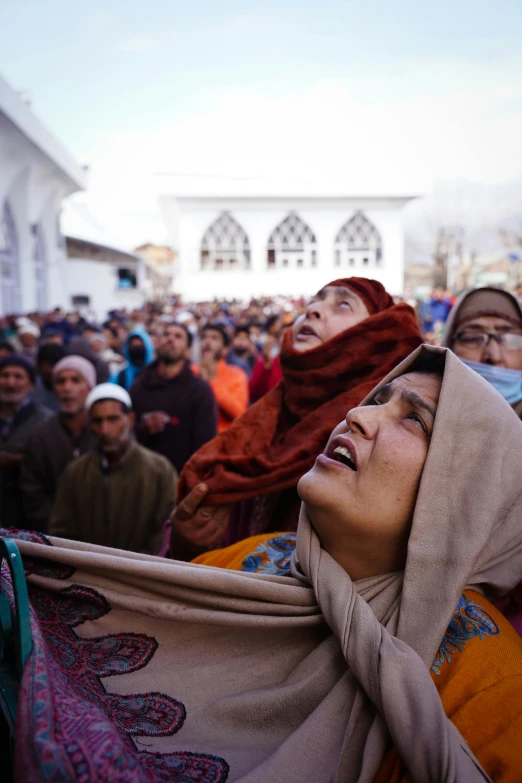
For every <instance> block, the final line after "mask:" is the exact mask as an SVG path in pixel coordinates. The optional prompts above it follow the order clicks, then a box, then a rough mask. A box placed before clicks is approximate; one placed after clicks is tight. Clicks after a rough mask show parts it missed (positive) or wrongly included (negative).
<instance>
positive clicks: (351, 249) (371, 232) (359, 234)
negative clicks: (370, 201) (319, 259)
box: [334, 212, 382, 267]
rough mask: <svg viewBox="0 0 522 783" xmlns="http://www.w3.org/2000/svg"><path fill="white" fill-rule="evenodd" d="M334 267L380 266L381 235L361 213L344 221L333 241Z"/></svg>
mask: <svg viewBox="0 0 522 783" xmlns="http://www.w3.org/2000/svg"><path fill="white" fill-rule="evenodd" d="M334 257H335V266H341V267H343V266H360V267H379V266H381V265H382V240H381V235H380V234H379V232H378V231H377V229H376V228H375V226H374V225H373V223H371V222H370V221H369V220H368V218H367V217H365V215H364V214H363V213H362V212H356V213H355V215H353V216H352V217H351V218H350V219H349V220H347V221H346V223H345V224H344V226H343V227H342V228H341V230H340V231H339V233H338V234H337V237H336V239H335V247H334Z"/></svg>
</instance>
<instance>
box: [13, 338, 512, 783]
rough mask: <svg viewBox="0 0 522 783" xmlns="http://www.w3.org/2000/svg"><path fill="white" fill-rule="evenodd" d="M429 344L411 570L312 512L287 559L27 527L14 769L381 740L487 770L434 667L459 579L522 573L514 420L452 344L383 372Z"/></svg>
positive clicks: (151, 774) (152, 767)
mask: <svg viewBox="0 0 522 783" xmlns="http://www.w3.org/2000/svg"><path fill="white" fill-rule="evenodd" d="M422 351H434V352H436V353H437V352H440V353H443V354H445V369H444V377H443V383H442V389H441V394H440V400H439V406H438V411H437V416H436V421H435V426H434V431H433V436H432V440H431V445H430V449H429V452H428V457H427V460H426V464H425V468H424V472H423V476H422V479H421V485H420V489H419V493H418V499H417V502H416V507H415V512H414V519H413V523H412V529H411V534H410V539H409V545H408V556H407V562H406V566H405V571H404V572H403V573H394V574H385V575H382V576H379V577H373V578H369V579H364V580H361V581H359V582H356V583H354V582H352V581H351V579H350V578H349V576H348V575H347V574H346V573H345V572H344V571H343V570H342V569H341V568H340V566H339V565H338V564H337V563H336V562H335V561H334V560H333V559H332V558H331V557H330V556H329V555H328V554H327V553H326V552H325V551H324V550H323V549H322V548H321V545H320V542H319V540H318V538H317V536H316V534H315V532H314V531H313V529H312V527H311V525H310V523H309V521H308V519H307V516H306V513H305V512H303V513H302V516H301V520H300V526H299V531H298V540H297V550H296V557H295V561H294V565H293V573H294V577H293V578H289V577H279V576H269V575H265V574H248V573H240V572H234V571H226V570H224V569H216V568H211V567H208V566H198V565H194V564H186V563H179V562H176V561H166V560H163V559H161V558H156V557H151V556H146V555H139V554H133V553H129V552H122V551H119V550H111V549H105V548H103V547H96V546H90V545H87V544H82V543H75V542H70V541H65V540H62V539H51V540H50V542H49V543H50V544H51V545H52V546H49V545H48V543H35V542H34V541H31V540H29V541H19V546H20V550H21V553H22V556H23V559H24V564H25V567H26V569H27V572H28V573H29V574H30V575H29V577H28V580H29V583H30V597H31V603H32V607H33V637H34V641H35V647H34V650H33V652H32V654H31V656H30V658H29V661H28V663H27V665H26V668H25V671H24V674H23V681H22V686H21V692H20V704H19V714H18V721H17V731H16V748H15V750H16V760H15V761H16V764H15V777H16V781H18V782H19V783H22V781H24V782H25V781H27V780H31V781H32V783H38V782H39V781H51V780H52V781H58V780H63V781H66V780H67V781H69V780H82V781H85V783H94V781H100V783H101V781H108V780H110V781H111V783H138V781H139V782H141V781H153V780H156V781H157V780H163V781H188V780H190V781H194V782H195V783H225V781H227V783H233V782H234V783H235V782H241V783H266V782H267V781H282V780H284V781H285V783H323V782H324V783H326V781H328V782H332V783H355V782H356V781H357V783H370V781H372V780H373V778H374V776H375V774H376V772H377V770H378V768H379V765H380V763H381V760H382V758H383V754H384V753H385V751H386V749H387V748H388V747H389V743H390V741H393V743H394V744H395V746H396V748H397V750H398V752H399V753H400V755H401V757H402V758H403V760H404V762H405V764H406V766H407V768H408V771H409V773H410V775H411V777H412V779H413V780H418V781H421V780H422V781H423V782H426V783H440V781H445V783H460V781H464V780H465V781H466V783H473V782H474V781H478V780H485V779H488V778H487V776H486V775H485V774H484V773H483V772H482V771H481V770H480V768H479V766H478V764H477V762H476V761H475V759H474V757H473V756H472V754H471V752H470V751H469V749H468V747H467V745H466V743H465V741H464V739H463V738H462V736H461V735H460V734H459V732H458V731H457V730H456V728H455V726H454V725H453V724H452V722H451V721H450V720H449V719H448V718H447V717H446V716H445V714H444V710H443V708H442V705H441V702H440V699H439V696H438V694H437V691H436V689H435V686H434V684H433V682H432V679H431V677H430V674H429V667H430V665H431V663H432V661H433V660H434V657H435V656H436V654H437V652H438V649H439V646H440V644H441V639H442V638H443V635H444V632H445V629H446V628H447V626H448V624H449V622H450V620H451V618H452V616H453V612H454V610H455V607H456V606H457V604H458V601H459V598H460V596H461V594H462V591H463V589H464V588H465V587H466V586H469V587H472V588H473V587H474V588H478V589H480V590H482V591H484V592H485V593H486V594H487V595H494V594H501V593H505V592H506V591H507V590H509V589H510V588H511V587H512V586H513V585H514V584H515V583H516V582H517V581H520V577H521V575H522V528H521V526H520V518H521V516H522V488H521V485H520V475H521V474H522V450H521V449H520V441H521V438H522V423H521V422H520V421H519V420H518V418H517V417H516V415H515V414H514V413H513V411H512V410H511V409H510V407H509V406H508V405H507V403H505V402H504V400H503V399H502V398H501V397H500V395H498V394H497V392H496V391H495V390H494V389H493V388H492V387H491V386H490V385H489V384H487V383H486V382H485V381H483V380H482V378H480V377H479V376H478V375H477V374H476V373H473V372H472V371H471V370H469V369H468V368H467V367H465V366H464V365H463V364H462V363H461V362H460V361H459V360H458V359H457V358H456V357H455V356H454V355H453V354H452V353H451V352H449V351H447V352H445V351H444V349H437V348H422V349H419V350H418V351H416V352H415V353H414V354H413V355H412V357H410V358H409V359H407V360H406V361H405V362H403V363H402V365H401V366H400V367H399V368H398V369H396V370H395V371H394V372H393V373H392V374H391V375H390V376H388V378H387V379H386V380H387V381H388V380H391V379H392V378H394V377H397V376H398V375H399V374H402V373H404V372H406V371H408V370H409V369H411V368H412V367H413V365H414V362H415V360H416V359H417V358H418V356H419V354H420V353H421V352H422ZM26 535H27V534H26ZM31 535H32V536H35V535H36V534H30V535H29V537H31ZM42 540H43V539H42ZM3 582H4V585H5V584H6V580H5V578H4V579H3Z"/></svg>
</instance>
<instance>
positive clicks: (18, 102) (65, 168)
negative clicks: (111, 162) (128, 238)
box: [0, 77, 145, 319]
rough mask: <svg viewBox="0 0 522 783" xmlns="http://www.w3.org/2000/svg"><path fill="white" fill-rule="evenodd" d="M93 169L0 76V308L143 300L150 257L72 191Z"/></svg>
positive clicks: (106, 305) (12, 310) (101, 307)
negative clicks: (124, 241)
mask: <svg viewBox="0 0 522 783" xmlns="http://www.w3.org/2000/svg"><path fill="white" fill-rule="evenodd" d="M86 185H87V173H86V171H85V170H84V169H83V168H82V167H81V166H80V165H79V164H78V163H77V161H76V160H75V159H74V158H73V157H72V156H71V155H70V153H69V152H68V151H67V150H66V149H65V148H64V147H63V146H62V144H60V142H59V141H58V140H57V139H56V138H55V137H54V136H53V135H52V134H51V133H50V132H49V130H48V129H47V128H46V127H45V126H44V125H43V124H42V123H41V122H40V121H39V120H38V118H37V117H36V116H35V115H34V114H33V112H32V110H31V108H30V105H29V104H28V101H27V99H25V100H24V98H23V97H22V96H20V95H19V94H18V93H16V92H15V91H14V90H13V89H12V88H11V87H10V86H9V85H8V84H7V83H6V82H5V81H4V80H3V79H2V78H1V77H0V315H6V314H19V313H27V312H33V311H35V310H39V311H41V312H47V311H48V310H50V309H52V308H53V307H56V306H60V307H62V308H64V309H65V310H74V309H78V308H81V307H83V308H86V309H89V310H93V311H94V312H95V313H96V317H97V318H99V319H101V318H103V317H104V315H105V313H106V312H107V310H108V309H111V308H118V307H128V308H132V307H136V306H141V305H142V304H143V302H144V300H145V293H144V291H143V289H142V286H141V282H142V280H141V278H142V277H143V275H142V269H143V260H142V259H140V258H139V257H138V256H137V255H136V254H135V253H131V252H129V251H128V250H127V249H126V248H122V247H121V246H118V244H117V243H115V242H113V241H111V240H110V239H109V238H108V237H107V234H106V232H104V230H103V228H101V227H100V226H99V225H98V224H97V223H96V221H95V220H94V218H93V217H92V215H90V213H89V211H88V209H87V207H86V206H85V204H83V203H82V201H81V196H80V200H78V197H77V196H73V198H72V200H71V199H70V198H68V197H70V196H71V194H75V193H76V192H78V191H83V190H84V189H85V187H86Z"/></svg>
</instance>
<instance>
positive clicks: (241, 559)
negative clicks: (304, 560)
mask: <svg viewBox="0 0 522 783" xmlns="http://www.w3.org/2000/svg"><path fill="white" fill-rule="evenodd" d="M279 536H292V538H293V539H294V541H295V533H270V535H269V536H267V534H266V533H262V534H261V535H260V536H251V537H250V538H244V539H243V540H242V541H238V542H237V544H232V545H231V546H226V547H224V548H223V549H213V550H212V551H211V552H204V553H203V554H202V555H199V557H196V558H195V559H194V560H193V561H192V562H193V563H199V564H200V565H210V566H215V567H216V568H229V569H230V570H232V571H245V570H246V569H245V560H246V558H247V557H248V556H249V555H252V554H254V553H256V554H257V549H258V547H259V545H262V544H264V543H265V542H266V541H272V540H276V539H277V538H278V537H279ZM261 562H262V565H261V568H262V566H263V565H266V562H267V558H266V556H263V557H261ZM249 570H250V569H249Z"/></svg>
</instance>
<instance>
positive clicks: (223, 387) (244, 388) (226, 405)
mask: <svg viewBox="0 0 522 783" xmlns="http://www.w3.org/2000/svg"><path fill="white" fill-rule="evenodd" d="M192 371H193V373H194V375H199V374H200V373H199V364H193V365H192ZM210 385H211V387H212V391H213V392H214V397H215V398H216V403H217V406H218V432H223V430H226V428H227V427H228V426H229V425H230V424H232V422H233V421H234V419H237V417H238V416H241V414H242V413H244V412H245V411H246V409H247V408H248V397H249V393H248V377H247V374H246V373H245V372H244V371H243V370H242V369H241V368H240V367H234V366H233V365H231V364H227V363H226V362H225V361H224V360H223V359H220V360H219V361H218V363H217V373H216V377H215V378H214V379H213V380H212V381H211V382H210Z"/></svg>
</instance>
